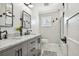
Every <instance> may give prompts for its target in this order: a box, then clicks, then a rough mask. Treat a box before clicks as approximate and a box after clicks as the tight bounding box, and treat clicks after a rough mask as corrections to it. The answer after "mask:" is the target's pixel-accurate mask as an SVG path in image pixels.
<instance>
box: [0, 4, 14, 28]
mask: <svg viewBox="0 0 79 59" xmlns="http://www.w3.org/2000/svg"><path fill="white" fill-rule="evenodd" d="M12 26H13V4H12V3H1V4H0V27H12Z"/></svg>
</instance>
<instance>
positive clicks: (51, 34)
mask: <svg viewBox="0 0 79 59" xmlns="http://www.w3.org/2000/svg"><path fill="white" fill-rule="evenodd" d="M40 16H51V19H52V21H51V22H52V24H51V26H50V27H43V26H41V23H40V25H39V26H40V33H41V35H42V38H45V39H48V42H49V43H58V41H59V40H60V20H59V12H58V11H56V12H51V13H45V14H40ZM56 18H58V20H56ZM53 20H54V21H55V22H54V23H53ZM40 21H41V19H40Z"/></svg>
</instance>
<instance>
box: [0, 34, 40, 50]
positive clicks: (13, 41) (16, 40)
mask: <svg viewBox="0 0 79 59" xmlns="http://www.w3.org/2000/svg"><path fill="white" fill-rule="evenodd" d="M37 36H40V34H37V35H26V36H19V37H10V38H8V39H3V40H0V51H2V50H5V49H7V48H10V47H12V46H15V45H18V44H20V43H22V42H25V41H28V40H30V39H32V38H35V37H37Z"/></svg>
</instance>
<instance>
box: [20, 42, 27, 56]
mask: <svg viewBox="0 0 79 59" xmlns="http://www.w3.org/2000/svg"><path fill="white" fill-rule="evenodd" d="M21 47H22V56H27V42H24V43H23V44H22V45H21Z"/></svg>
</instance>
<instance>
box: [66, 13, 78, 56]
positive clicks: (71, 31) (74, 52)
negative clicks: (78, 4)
mask: <svg viewBox="0 0 79 59" xmlns="http://www.w3.org/2000/svg"><path fill="white" fill-rule="evenodd" d="M67 34H68V35H67V43H68V55H69V56H79V13H76V14H75V15H74V16H72V17H71V18H70V19H69V20H68V21H67Z"/></svg>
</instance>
